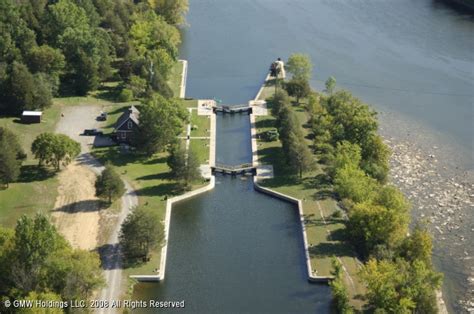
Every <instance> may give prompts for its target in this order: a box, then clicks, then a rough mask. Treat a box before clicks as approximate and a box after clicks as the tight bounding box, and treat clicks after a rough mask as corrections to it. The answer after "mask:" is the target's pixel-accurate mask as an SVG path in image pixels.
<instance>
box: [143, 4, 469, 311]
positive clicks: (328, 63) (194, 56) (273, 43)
mask: <svg viewBox="0 0 474 314" xmlns="http://www.w3.org/2000/svg"><path fill="white" fill-rule="evenodd" d="M188 23H189V24H190V27H188V28H187V29H186V30H185V31H184V38H183V47H182V51H181V53H182V57H183V58H185V59H187V60H189V72H188V82H187V83H188V84H187V92H186V94H187V96H190V97H195V98H214V97H215V98H218V99H222V100H223V102H224V103H231V104H238V103H246V102H247V101H248V100H249V99H251V98H253V97H254V95H255V94H256V92H257V90H258V88H259V86H260V84H261V83H262V80H263V78H264V76H265V75H266V71H267V68H268V65H269V64H270V62H271V61H272V60H273V59H275V58H276V57H282V58H287V57H288V56H289V55H290V54H291V53H293V52H303V53H307V54H309V55H310V56H311V57H312V60H313V63H314V65H315V68H314V76H313V80H312V84H313V86H314V87H316V88H322V85H323V82H324V80H325V79H326V78H327V77H328V76H330V75H333V76H335V77H336V79H337V82H338V85H339V86H341V87H343V88H347V89H349V90H351V91H352V92H353V93H354V94H356V95H357V96H359V97H361V98H362V99H363V100H364V101H365V102H367V103H370V104H372V105H373V106H374V107H375V108H376V109H377V110H378V111H379V112H381V115H380V117H381V127H382V133H383V134H384V135H385V136H386V137H392V138H393V139H394V140H399V141H408V142H409V143H410V144H409V146H410V145H413V146H414V147H415V146H416V147H419V148H420V149H421V151H426V150H427V149H432V148H433V147H436V149H437V151H436V155H437V157H438V159H440V168H442V169H443V170H444V173H443V175H444V176H447V177H446V178H447V179H449V178H450V177H449V176H454V175H458V174H462V175H464V176H465V177H464V178H465V179H466V180H468V181H467V182H468V184H471V187H472V181H469V180H471V178H472V177H469V174H471V173H472V170H473V168H474V158H473V155H474V153H473V147H474V141H473V136H472V134H473V132H474V113H473V111H474V109H473V99H474V88H473V87H474V69H473V67H474V65H473V64H474V62H473V61H474V58H473V55H474V54H473V52H474V18H473V17H472V15H471V16H470V15H468V14H466V13H464V12H462V11H460V10H456V9H453V8H451V7H448V6H446V5H444V4H443V3H441V2H438V1H433V0H420V1H409V0H397V1H389V0H381V1H352V0H335V1H329V0H327V1H316V0H190V13H189V15H188ZM248 124H249V122H248V118H247V117H246V116H236V117H225V118H223V117H219V118H218V141H217V161H218V162H225V163H228V164H229V163H230V164H231V163H238V162H246V161H249V160H250V158H251V157H250V135H249V130H248ZM410 141H411V142H410ZM432 183H433V184H435V183H436V182H432ZM414 203H415V204H417V203H416V202H414ZM459 210H460V213H462V214H463V215H465V216H467V217H466V218H465V219H464V220H463V222H462V223H461V228H460V229H459V230H460V231H459V232H463V234H462V236H463V238H467V242H464V243H462V244H461V245H457V244H456V245H455V243H451V242H449V241H450V238H449V237H448V238H444V237H440V236H439V235H438V234H434V235H435V246H436V248H435V253H436V256H435V263H436V265H437V267H438V268H439V269H440V270H441V271H443V272H445V275H446V280H445V282H446V284H445V287H444V291H443V292H444V294H445V297H446V299H447V301H448V305H449V306H450V308H451V309H452V310H453V311H456V312H458V311H460V307H459V306H458V302H459V301H460V300H464V301H465V300H467V299H469V297H470V296H469V295H468V292H469V290H470V289H472V286H471V287H469V286H468V283H467V278H468V277H469V276H473V275H472V271H473V270H474V265H472V263H471V260H472V259H471V257H472V253H473V252H472V248H473V247H474V242H473V240H472V238H474V237H473V236H472V232H473V231H474V223H473V215H472V206H471V207H469V206H465V207H463V208H460V209H459ZM420 213H423V210H415V211H414V218H415V219H418V218H419V216H418V215H421V214H420ZM300 233H301V230H300V229H299V226H298V222H297V216H296V212H295V209H294V208H293V206H291V205H289V204H286V203H283V202H279V201H277V200H274V199H271V198H268V197H266V196H263V195H260V194H258V193H256V192H254V191H253V187H252V184H251V181H250V180H241V179H231V178H227V177H218V178H217V185H216V188H215V190H214V191H212V192H210V193H207V194H205V195H203V196H201V197H198V198H195V199H193V200H191V201H187V202H183V203H181V204H179V205H178V206H176V207H175V208H174V210H173V214H172V220H171V233H170V242H169V247H168V250H169V253H168V263H167V269H166V271H167V275H166V280H165V281H164V282H163V283H160V284H154V285H140V286H139V287H138V288H137V293H136V296H138V297H139V298H142V299H150V298H154V299H156V298H159V299H169V300H182V299H184V300H186V309H187V310H188V311H189V312H206V313H210V312H216V313H229V312H256V313H267V312H271V313H276V312H283V313H301V312H305V313H307V312H309V313H311V312H312V313H316V312H317V313H325V312H328V309H329V300H330V291H329V289H328V288H327V287H325V286H320V285H311V284H308V283H307V281H306V274H305V271H304V263H303V256H302V239H301V235H300ZM460 257H462V258H460ZM469 263H471V264H469ZM471 293H472V291H471ZM471 297H472V295H471Z"/></svg>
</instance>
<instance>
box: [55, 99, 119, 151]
mask: <svg viewBox="0 0 474 314" xmlns="http://www.w3.org/2000/svg"><path fill="white" fill-rule="evenodd" d="M101 109H102V107H101V106H98V105H97V106H91V105H81V106H73V107H65V108H64V109H63V111H62V115H61V119H60V121H59V122H58V124H57V127H56V132H57V133H62V134H66V135H67V136H69V137H71V138H72V139H74V140H75V141H78V142H79V143H81V151H82V152H83V153H85V152H89V151H90V149H91V147H92V146H93V145H95V146H97V147H104V146H111V145H114V144H115V143H114V142H113V141H112V140H111V139H110V138H109V137H107V136H91V135H84V134H83V133H84V130H86V129H96V128H97V129H98V128H99V125H100V122H99V121H97V117H98V116H99V115H100V113H101Z"/></svg>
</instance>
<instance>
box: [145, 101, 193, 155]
mask: <svg viewBox="0 0 474 314" xmlns="http://www.w3.org/2000/svg"><path fill="white" fill-rule="evenodd" d="M187 116H188V115H187V112H186V111H185V110H184V109H182V108H181V107H180V106H177V105H175V104H174V103H172V102H171V101H170V100H167V99H165V98H164V97H162V96H160V95H155V96H154V97H153V98H151V99H150V100H149V101H148V102H147V103H145V104H144V105H143V106H141V107H140V128H139V136H138V138H137V139H138V141H137V146H138V148H139V149H140V150H141V151H142V152H144V153H145V154H147V155H149V156H151V155H153V154H154V153H156V152H159V151H163V150H164V149H165V148H166V146H167V145H168V144H170V143H172V142H173V141H174V140H175V139H176V136H178V135H179V133H181V130H182V129H183V125H184V121H186V119H187Z"/></svg>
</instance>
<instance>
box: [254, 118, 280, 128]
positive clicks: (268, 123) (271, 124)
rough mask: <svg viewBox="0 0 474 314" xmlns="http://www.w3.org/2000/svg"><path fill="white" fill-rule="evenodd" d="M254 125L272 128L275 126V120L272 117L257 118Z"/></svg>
mask: <svg viewBox="0 0 474 314" xmlns="http://www.w3.org/2000/svg"><path fill="white" fill-rule="evenodd" d="M255 126H256V127H257V128H258V129H260V128H274V127H275V120H272V119H264V120H258V121H256V122H255Z"/></svg>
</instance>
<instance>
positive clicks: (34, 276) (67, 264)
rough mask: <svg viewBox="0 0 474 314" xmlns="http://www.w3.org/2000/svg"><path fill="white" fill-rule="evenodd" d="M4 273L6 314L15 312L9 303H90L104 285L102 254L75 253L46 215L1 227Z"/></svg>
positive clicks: (1, 288)
mask: <svg viewBox="0 0 474 314" xmlns="http://www.w3.org/2000/svg"><path fill="white" fill-rule="evenodd" d="M0 269H2V271H1V272H0V295H2V297H1V301H2V302H1V306H0V310H1V312H2V313H4V312H5V313H8V312H9V311H11V310H12V309H11V308H7V307H4V301H6V300H9V299H10V300H13V299H16V300H20V299H27V300H33V301H34V300H44V301H60V300H64V301H67V302H69V301H74V300H87V299H89V298H91V297H92V295H93V293H94V291H95V290H96V289H98V288H100V287H102V286H103V285H104V279H103V276H102V269H101V267H100V259H99V256H98V254H97V253H96V252H89V251H85V250H79V249H73V248H72V247H71V245H70V244H69V243H68V242H67V240H66V239H64V238H63V237H62V236H61V235H60V234H59V233H58V231H57V230H56V228H55V227H54V226H53V225H52V224H51V222H50V221H49V220H48V218H47V217H46V216H44V215H42V214H37V215H36V216H35V217H33V218H30V217H27V216H22V217H21V218H20V219H19V220H18V222H17V224H16V227H15V229H8V228H2V227H0ZM37 310H39V309H37ZM52 310H53V311H54V310H55V309H52ZM25 311H28V310H27V309H25ZM30 311H31V313H35V309H34V308H33V309H30ZM58 312H62V310H61V309H57V310H56V312H54V313H58Z"/></svg>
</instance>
